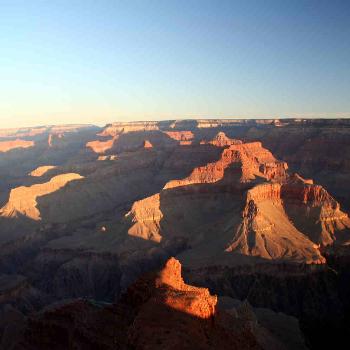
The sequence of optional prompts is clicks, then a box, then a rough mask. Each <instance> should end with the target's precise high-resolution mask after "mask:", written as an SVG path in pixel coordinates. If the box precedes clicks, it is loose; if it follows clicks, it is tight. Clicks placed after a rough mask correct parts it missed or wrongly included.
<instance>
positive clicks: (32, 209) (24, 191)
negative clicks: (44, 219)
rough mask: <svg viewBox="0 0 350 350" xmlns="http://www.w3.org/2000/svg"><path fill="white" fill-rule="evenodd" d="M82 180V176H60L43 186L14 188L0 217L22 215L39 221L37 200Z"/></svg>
mask: <svg viewBox="0 0 350 350" xmlns="http://www.w3.org/2000/svg"><path fill="white" fill-rule="evenodd" d="M82 178H83V176H80V175H79V174H75V173H68V174H61V175H57V176H54V177H53V178H51V179H50V181H49V182H45V183H43V184H36V185H32V186H30V187H25V186H20V187H17V188H14V189H12V190H11V192H10V196H9V201H8V202H7V203H6V204H5V206H3V207H2V208H1V209H0V216H3V217H17V216H18V215H23V216H26V217H28V218H30V219H33V220H41V217H40V212H39V210H38V208H37V198H38V197H41V196H44V195H47V194H49V193H52V192H54V191H57V190H58V189H60V188H62V187H64V186H65V185H66V184H67V183H69V182H70V181H73V180H79V179H82Z"/></svg>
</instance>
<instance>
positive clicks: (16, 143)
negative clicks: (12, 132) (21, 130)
mask: <svg viewBox="0 0 350 350" xmlns="http://www.w3.org/2000/svg"><path fill="white" fill-rule="evenodd" d="M33 146H34V141H27V140H21V139H16V140H11V141H0V152H8V151H10V150H12V149H16V148H28V147H33Z"/></svg>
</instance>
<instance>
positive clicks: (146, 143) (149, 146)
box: [143, 140, 153, 149]
mask: <svg viewBox="0 0 350 350" xmlns="http://www.w3.org/2000/svg"><path fill="white" fill-rule="evenodd" d="M143 148H145V149H149V148H153V145H152V143H151V142H150V141H148V140H145V141H144V142H143Z"/></svg>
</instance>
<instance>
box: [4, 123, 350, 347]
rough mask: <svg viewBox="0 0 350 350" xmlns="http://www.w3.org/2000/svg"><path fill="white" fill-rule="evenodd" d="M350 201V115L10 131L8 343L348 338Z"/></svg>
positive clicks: (255, 343)
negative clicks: (348, 117) (340, 117)
mask: <svg viewBox="0 0 350 350" xmlns="http://www.w3.org/2000/svg"><path fill="white" fill-rule="evenodd" d="M349 211H350V120H349V119H255V120H252V119H246V120H245V119H199V120H169V121H158V122H156V121H149V122H115V123H112V124H107V125H106V126H105V127H97V126H94V125H55V126H38V127H33V128H17V129H2V130H0V281H1V283H0V346H1V348H2V349H16V350H19V349H22V350H24V349H27V350H32V349H33V350H34V349H35V350H40V349H50V350H53V349H266V350H270V349H308V348H309V349H318V348H322V347H325V346H332V345H333V346H334V342H335V341H336V342H341V341H344V342H345V341H347V331H348V330H349V329H350V301H349V298H348V296H349V293H350V272H349V271H350V270H349V268H350V218H349ZM335 339H336V340H335Z"/></svg>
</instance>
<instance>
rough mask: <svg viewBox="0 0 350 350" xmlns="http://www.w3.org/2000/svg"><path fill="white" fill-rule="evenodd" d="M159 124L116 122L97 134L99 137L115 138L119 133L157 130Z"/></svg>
mask: <svg viewBox="0 0 350 350" xmlns="http://www.w3.org/2000/svg"><path fill="white" fill-rule="evenodd" d="M158 124H159V122H154V121H150V122H117V123H112V124H108V125H107V126H106V127H105V128H104V130H103V131H102V132H101V133H99V135H100V136H116V135H119V134H121V133H128V132H135V131H154V130H159V125H158Z"/></svg>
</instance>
